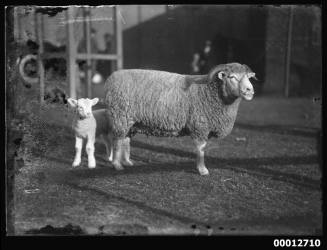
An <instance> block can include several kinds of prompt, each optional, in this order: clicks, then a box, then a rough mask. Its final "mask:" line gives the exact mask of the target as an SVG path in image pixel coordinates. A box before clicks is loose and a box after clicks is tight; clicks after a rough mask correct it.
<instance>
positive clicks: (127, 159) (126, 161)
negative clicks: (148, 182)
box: [123, 137, 134, 166]
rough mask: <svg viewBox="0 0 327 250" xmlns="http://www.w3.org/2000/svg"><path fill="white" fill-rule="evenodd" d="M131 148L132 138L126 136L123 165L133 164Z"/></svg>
mask: <svg viewBox="0 0 327 250" xmlns="http://www.w3.org/2000/svg"><path fill="white" fill-rule="evenodd" d="M130 154H131V149H130V138H129V137H126V138H125V139H124V142H123V165H126V166H133V165H134V164H133V162H132V161H131V159H130Z"/></svg>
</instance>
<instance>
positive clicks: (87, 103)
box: [67, 98, 99, 119]
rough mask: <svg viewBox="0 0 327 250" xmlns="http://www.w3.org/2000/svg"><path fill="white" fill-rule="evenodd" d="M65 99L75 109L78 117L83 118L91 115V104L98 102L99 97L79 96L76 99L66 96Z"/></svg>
mask: <svg viewBox="0 0 327 250" xmlns="http://www.w3.org/2000/svg"><path fill="white" fill-rule="evenodd" d="M67 101H68V103H69V105H70V106H71V107H72V108H74V109H75V110H76V112H77V114H78V115H79V117H80V119H85V118H88V117H91V116H92V106H94V105H95V104H97V103H98V101H99V98H93V99H89V98H80V99H78V100H75V99H73V98H68V99H67Z"/></svg>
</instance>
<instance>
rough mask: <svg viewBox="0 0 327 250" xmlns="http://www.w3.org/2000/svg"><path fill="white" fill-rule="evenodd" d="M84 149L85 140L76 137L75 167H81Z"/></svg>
mask: <svg viewBox="0 0 327 250" xmlns="http://www.w3.org/2000/svg"><path fill="white" fill-rule="evenodd" d="M82 147H83V139H82V138H80V137H77V136H76V137H75V158H74V162H73V164H72V166H73V167H77V166H79V164H81V154H82Z"/></svg>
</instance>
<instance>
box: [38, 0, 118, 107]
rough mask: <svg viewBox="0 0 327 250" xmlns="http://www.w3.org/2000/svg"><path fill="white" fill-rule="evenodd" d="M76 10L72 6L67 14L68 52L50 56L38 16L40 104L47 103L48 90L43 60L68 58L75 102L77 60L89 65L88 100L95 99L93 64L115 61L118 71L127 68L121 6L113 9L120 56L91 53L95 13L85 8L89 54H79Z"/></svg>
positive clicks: (68, 80)
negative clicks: (44, 43) (75, 26)
mask: <svg viewBox="0 0 327 250" xmlns="http://www.w3.org/2000/svg"><path fill="white" fill-rule="evenodd" d="M73 8H75V7H73V6H70V7H68V9H67V10H66V25H67V27H66V30H67V40H66V41H67V42H66V51H65V52H61V53H47V52H45V51H44V48H43V40H44V36H43V31H44V27H43V26H44V25H43V23H44V22H43V15H42V14H41V13H35V29H36V32H35V34H36V37H37V41H38V44H39V45H40V47H39V50H38V58H39V60H38V72H39V79H40V81H39V83H40V102H41V103H43V97H44V89H45V82H44V80H45V71H44V65H43V60H44V59H50V58H65V59H66V62H67V83H68V85H69V96H70V97H71V98H76V80H77V77H79V76H77V75H76V60H86V62H87V70H86V71H87V72H86V82H87V97H89V98H90V97H91V96H92V88H91V84H92V81H91V79H92V74H93V73H94V72H92V68H91V62H92V60H110V61H115V62H116V65H117V69H121V68H122V67H123V50H122V26H121V22H120V21H118V20H119V6H117V5H116V6H113V8H114V16H113V18H112V20H113V22H114V35H115V39H116V51H115V52H116V53H113V54H94V53H91V23H90V22H91V12H90V7H82V8H83V19H84V28H85V35H86V53H77V48H76V42H77V41H75V37H74V24H73V22H72V20H74V9H73Z"/></svg>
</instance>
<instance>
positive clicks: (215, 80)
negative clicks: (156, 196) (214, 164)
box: [105, 63, 256, 175]
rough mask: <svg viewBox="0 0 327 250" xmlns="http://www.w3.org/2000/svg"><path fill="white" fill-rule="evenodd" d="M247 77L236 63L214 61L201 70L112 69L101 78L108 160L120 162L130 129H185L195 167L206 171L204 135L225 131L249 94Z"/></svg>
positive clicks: (174, 132) (164, 132) (168, 132)
mask: <svg viewBox="0 0 327 250" xmlns="http://www.w3.org/2000/svg"><path fill="white" fill-rule="evenodd" d="M251 77H253V78H255V73H254V72H253V71H252V70H251V69H250V68H249V67H248V66H247V65H245V64H243V65H242V64H240V63H228V64H220V65H217V66H215V67H214V68H212V69H211V70H210V71H209V73H208V74H207V75H181V74H177V73H170V72H166V71H157V70H142V69H128V70H118V71H115V72H114V73H112V74H111V75H110V76H109V78H108V79H107V80H106V82H105V91H106V96H105V103H106V106H107V107H106V108H107V109H108V112H109V115H110V116H111V117H112V119H113V123H112V133H113V142H114V145H115V146H114V152H113V162H112V163H113V165H114V166H115V168H118V169H122V168H123V167H122V164H121V151H122V145H124V141H125V140H126V139H125V138H130V137H131V136H133V135H135V133H143V134H147V135H154V136H187V135H188V136H191V138H192V139H193V140H194V142H195V146H196V153H197V157H196V166H197V169H198V171H199V173H200V174H201V175H208V174H209V171H208V169H207V168H206V166H205V164H204V148H205V146H206V144H207V141H208V139H209V138H211V137H217V138H224V137H225V136H227V135H228V134H230V133H231V131H232V129H233V126H234V122H235V119H236V115H237V111H238V107H239V104H240V101H241V99H245V100H251V99H252V98H253V96H254V89H253V86H252V84H251V82H250V81H249V79H250V78H251ZM255 79H256V78H255ZM128 140H129V139H128Z"/></svg>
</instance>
